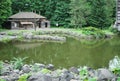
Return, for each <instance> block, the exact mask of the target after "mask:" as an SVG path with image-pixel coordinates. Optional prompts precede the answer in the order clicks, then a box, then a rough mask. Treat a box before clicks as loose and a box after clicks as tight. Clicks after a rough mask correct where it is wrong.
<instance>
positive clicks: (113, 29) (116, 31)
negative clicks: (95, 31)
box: [109, 26, 119, 34]
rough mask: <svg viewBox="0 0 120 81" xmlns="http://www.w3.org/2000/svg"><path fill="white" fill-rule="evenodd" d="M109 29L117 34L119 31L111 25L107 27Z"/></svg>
mask: <svg viewBox="0 0 120 81" xmlns="http://www.w3.org/2000/svg"><path fill="white" fill-rule="evenodd" d="M109 31H111V32H113V33H117V34H118V32H119V31H118V29H117V28H113V27H112V26H110V27H109Z"/></svg>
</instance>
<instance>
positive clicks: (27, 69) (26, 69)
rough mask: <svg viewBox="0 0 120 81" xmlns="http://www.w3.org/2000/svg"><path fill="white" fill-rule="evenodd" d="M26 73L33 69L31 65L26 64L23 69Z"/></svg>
mask: <svg viewBox="0 0 120 81" xmlns="http://www.w3.org/2000/svg"><path fill="white" fill-rule="evenodd" d="M21 70H22V71H23V72H24V73H29V72H30V71H31V68H30V66H29V65H27V64H26V65H24V66H23V67H22V69H21Z"/></svg>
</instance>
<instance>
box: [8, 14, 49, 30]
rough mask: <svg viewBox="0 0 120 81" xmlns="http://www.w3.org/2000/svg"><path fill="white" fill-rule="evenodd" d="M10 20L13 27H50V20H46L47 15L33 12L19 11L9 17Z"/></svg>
mask: <svg viewBox="0 0 120 81" xmlns="http://www.w3.org/2000/svg"><path fill="white" fill-rule="evenodd" d="M9 21H10V22H11V28H12V29H17V28H21V29H22V28H23V29H27V28H36V27H39V28H49V27H50V21H48V20H46V17H43V16H41V15H38V14H36V13H33V12H19V13H17V14H15V15H12V16H10V17H9Z"/></svg>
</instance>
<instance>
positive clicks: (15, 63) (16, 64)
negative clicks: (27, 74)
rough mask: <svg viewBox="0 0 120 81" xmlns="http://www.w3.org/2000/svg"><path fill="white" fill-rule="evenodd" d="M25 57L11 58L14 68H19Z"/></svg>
mask: <svg viewBox="0 0 120 81" xmlns="http://www.w3.org/2000/svg"><path fill="white" fill-rule="evenodd" d="M25 59H27V57H24V58H13V61H11V63H12V65H13V66H14V67H13V68H14V69H21V67H22V66H23V64H24V62H23V61H24V60H25Z"/></svg>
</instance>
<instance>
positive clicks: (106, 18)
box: [88, 0, 113, 29]
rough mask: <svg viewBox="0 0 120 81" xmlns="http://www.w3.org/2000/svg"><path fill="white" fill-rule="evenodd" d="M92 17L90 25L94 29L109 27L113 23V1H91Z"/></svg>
mask: <svg viewBox="0 0 120 81" xmlns="http://www.w3.org/2000/svg"><path fill="white" fill-rule="evenodd" d="M90 3H91V10H92V11H91V16H90V18H89V22H88V23H89V24H90V25H91V26H93V27H98V28H101V29H102V28H103V27H108V26H110V25H111V23H112V20H113V18H112V15H113V6H112V5H111V4H113V0H91V1H90Z"/></svg>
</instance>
